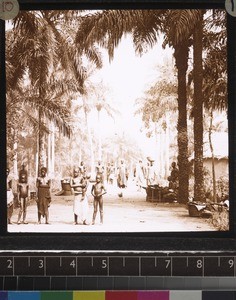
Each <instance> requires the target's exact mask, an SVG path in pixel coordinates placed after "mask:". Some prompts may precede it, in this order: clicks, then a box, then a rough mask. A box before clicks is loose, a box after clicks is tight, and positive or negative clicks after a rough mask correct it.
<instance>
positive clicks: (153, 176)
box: [146, 159, 157, 186]
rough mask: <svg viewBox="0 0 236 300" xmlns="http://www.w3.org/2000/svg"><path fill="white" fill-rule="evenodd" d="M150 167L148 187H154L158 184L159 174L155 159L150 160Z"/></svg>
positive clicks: (148, 170) (148, 169)
mask: <svg viewBox="0 0 236 300" xmlns="http://www.w3.org/2000/svg"><path fill="white" fill-rule="evenodd" d="M149 162H150V165H149V166H148V168H147V177H146V179H147V186H150V185H154V184H156V183H157V172H156V167H155V165H154V159H149Z"/></svg>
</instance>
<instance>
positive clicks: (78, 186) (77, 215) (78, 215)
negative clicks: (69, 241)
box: [70, 168, 89, 225]
mask: <svg viewBox="0 0 236 300" xmlns="http://www.w3.org/2000/svg"><path fill="white" fill-rule="evenodd" d="M70 185H71V187H72V188H73V193H74V206H73V210H74V225H77V224H78V219H79V220H80V221H81V222H82V223H83V225H89V223H88V222H87V217H88V210H89V206H88V198H87V195H86V191H87V180H86V177H85V176H84V175H83V174H82V173H81V172H80V169H79V168H74V171H73V178H72V179H71V182H70Z"/></svg>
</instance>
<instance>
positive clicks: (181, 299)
mask: <svg viewBox="0 0 236 300" xmlns="http://www.w3.org/2000/svg"><path fill="white" fill-rule="evenodd" d="M121 299H122V300H222V299H224V300H236V292H234V291H68V292H53V291H51V292H40V291H38V292H36V291H35V292H7V291H6V292H0V300H121Z"/></svg>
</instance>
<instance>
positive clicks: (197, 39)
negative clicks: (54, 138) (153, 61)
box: [193, 11, 205, 202]
mask: <svg viewBox="0 0 236 300" xmlns="http://www.w3.org/2000/svg"><path fill="white" fill-rule="evenodd" d="M199 14H200V19H199V21H198V22H197V23H196V26H195V28H194V31H193V61H194V67H193V80H194V97H193V98H194V105H193V117H194V130H193V131H194V179H195V181H194V200H195V201H197V202H201V201H204V199H205V195H204V176H203V102H204V100H203V87H202V84H203V66H202V51H203V49H202V47H203V45H202V43H203V12H202V11H200V12H199Z"/></svg>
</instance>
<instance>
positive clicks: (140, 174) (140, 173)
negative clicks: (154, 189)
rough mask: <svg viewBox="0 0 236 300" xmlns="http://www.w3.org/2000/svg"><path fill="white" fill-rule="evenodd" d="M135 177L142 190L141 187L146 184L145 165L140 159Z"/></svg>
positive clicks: (139, 189)
mask: <svg viewBox="0 0 236 300" xmlns="http://www.w3.org/2000/svg"><path fill="white" fill-rule="evenodd" d="M134 177H135V179H136V185H137V186H138V191H139V192H140V191H141V188H142V187H143V186H145V183H144V182H145V169H144V166H143V162H142V160H141V159H140V160H139V162H138V163H137V164H136V166H135V169H134Z"/></svg>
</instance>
